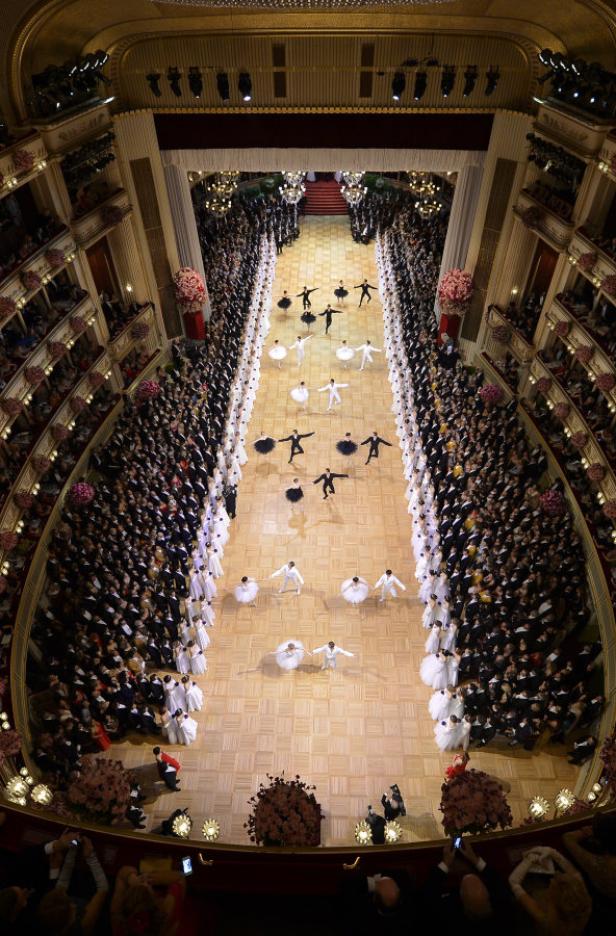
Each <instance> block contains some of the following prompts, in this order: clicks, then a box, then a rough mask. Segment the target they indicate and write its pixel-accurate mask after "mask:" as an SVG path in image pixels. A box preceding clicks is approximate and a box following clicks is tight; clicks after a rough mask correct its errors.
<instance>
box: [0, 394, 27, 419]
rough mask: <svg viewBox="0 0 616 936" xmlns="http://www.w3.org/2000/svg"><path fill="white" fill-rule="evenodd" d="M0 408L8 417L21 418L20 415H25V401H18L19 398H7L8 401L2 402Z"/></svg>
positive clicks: (0, 401)
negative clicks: (0, 407)
mask: <svg viewBox="0 0 616 936" xmlns="http://www.w3.org/2000/svg"><path fill="white" fill-rule="evenodd" d="M0 406H2V409H3V410H4V412H5V413H6V414H7V415H8V416H19V414H20V413H23V410H24V401H23V400H18V399H17V397H6V399H4V400H0Z"/></svg>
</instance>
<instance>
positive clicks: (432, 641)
mask: <svg viewBox="0 0 616 936" xmlns="http://www.w3.org/2000/svg"><path fill="white" fill-rule="evenodd" d="M440 645H441V625H440V622H439V621H437V622H436V624H434V625H433V626H432V628H431V630H430V633H429V634H428V637H427V639H426V642H425V644H424V650H425V651H426V653H436V651H437V650H438V649H439V647H440Z"/></svg>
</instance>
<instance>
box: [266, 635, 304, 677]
mask: <svg viewBox="0 0 616 936" xmlns="http://www.w3.org/2000/svg"><path fill="white" fill-rule="evenodd" d="M306 652H307V651H306V650H305V649H304V645H303V643H302V642H301V640H284V641H283V642H282V643H281V644H280V646H279V647H276V650H275V653H274V656H275V657H276V663H277V664H278V666H279V667H280V669H283V670H294V669H297V667H298V666H299V664H300V663H301V662H302V660H303V659H304V654H305V653H306Z"/></svg>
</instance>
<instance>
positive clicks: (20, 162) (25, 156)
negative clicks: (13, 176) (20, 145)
mask: <svg viewBox="0 0 616 936" xmlns="http://www.w3.org/2000/svg"><path fill="white" fill-rule="evenodd" d="M13 168H14V169H15V172H16V173H17V175H22V174H23V173H25V172H32V170H33V168H34V156H33V154H32V153H31V152H30V151H29V150H25V149H18V150H16V151H15V153H13Z"/></svg>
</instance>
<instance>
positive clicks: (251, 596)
mask: <svg viewBox="0 0 616 936" xmlns="http://www.w3.org/2000/svg"><path fill="white" fill-rule="evenodd" d="M258 593H259V586H258V585H257V583H256V581H255V579H253V578H249V577H248V576H247V575H243V576H242V581H241V582H240V584H239V585H237V586H236V588H235V591H234V595H235V600H236V601H238V602H239V603H240V604H248V605H252V607H253V608H256V607H257V600H256V599H257V594H258Z"/></svg>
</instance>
